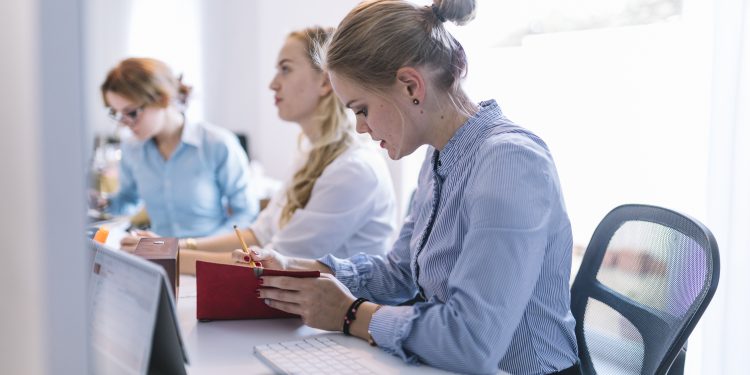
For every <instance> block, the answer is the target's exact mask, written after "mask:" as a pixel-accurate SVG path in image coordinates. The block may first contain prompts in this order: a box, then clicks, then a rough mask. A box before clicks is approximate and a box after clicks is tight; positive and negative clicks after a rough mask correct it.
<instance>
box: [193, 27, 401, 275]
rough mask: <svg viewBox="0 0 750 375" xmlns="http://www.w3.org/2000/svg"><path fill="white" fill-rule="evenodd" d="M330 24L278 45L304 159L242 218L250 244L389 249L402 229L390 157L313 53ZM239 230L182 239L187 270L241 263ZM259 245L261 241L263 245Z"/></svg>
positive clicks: (284, 93)
mask: <svg viewBox="0 0 750 375" xmlns="http://www.w3.org/2000/svg"><path fill="white" fill-rule="evenodd" d="M332 33H333V29H331V28H322V27H310V28H307V29H304V30H299V31H295V32H292V33H291V34H289V36H288V37H287V39H286V42H285V43H284V46H283V47H282V48H281V51H280V52H279V56H278V59H277V63H276V75H275V76H274V78H273V80H272V81H271V83H270V89H271V90H273V92H274V104H275V105H276V107H277V108H278V114H279V117H280V118H281V119H282V120H285V121H289V122H294V123H297V124H298V125H299V126H300V127H301V129H302V135H301V136H302V139H301V141H300V145H301V147H303V148H304V150H303V152H302V155H301V158H300V163H298V164H299V166H298V168H297V169H296V171H295V172H294V174H293V176H292V178H291V180H290V181H288V182H287V183H286V184H285V187H284V188H283V189H282V190H281V191H280V192H279V193H278V194H277V195H276V196H274V197H273V198H272V199H271V201H270V202H269V204H268V206H267V207H266V209H264V210H263V211H262V212H261V213H260V215H259V216H258V219H257V220H256V222H255V223H253V224H251V225H250V226H249V227H248V226H247V225H243V224H246V223H239V224H241V225H240V227H242V229H241V230H240V232H241V234H242V236H243V239H244V240H245V242H246V243H247V244H248V245H250V246H255V247H266V248H268V249H274V250H276V251H278V252H280V253H282V254H286V255H289V256H295V257H302V258H318V257H321V256H323V255H326V254H329V253H333V254H336V255H337V256H340V257H349V256H353V255H355V254H358V253H366V254H369V255H384V254H385V252H386V250H387V248H388V247H389V245H390V243H389V240H390V239H391V237H392V236H393V235H394V234H395V219H396V216H395V198H394V193H393V186H392V182H391V178H390V174H389V172H388V168H387V166H386V164H385V160H384V159H383V157H382V156H381V155H380V154H379V153H378V151H377V149H375V148H374V147H372V145H370V144H368V143H365V142H363V141H362V140H359V139H358V135H357V134H356V132H355V130H354V124H353V123H352V122H351V120H350V119H349V118H348V117H347V115H346V109H345V108H344V106H343V104H342V103H341V101H339V100H338V98H337V97H336V96H335V95H334V93H333V90H332V88H331V84H330V81H329V80H328V75H327V74H326V73H325V72H324V71H323V70H322V69H321V68H320V66H318V65H316V60H315V59H313V55H314V51H315V49H316V46H319V45H322V44H325V43H326V42H327V40H328V38H330V36H331V34H332ZM238 245H239V241H238V239H237V237H236V236H235V234H234V233H229V234H225V235H219V236H212V237H203V238H184V239H181V240H180V248H181V249H183V250H181V254H180V257H181V261H180V271H181V272H183V273H188V274H192V273H195V261H196V260H205V261H212V262H220V263H234V261H233V260H232V256H231V250H233V249H236V248H237V247H238ZM256 251H257V249H256Z"/></svg>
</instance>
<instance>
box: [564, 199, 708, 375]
mask: <svg viewBox="0 0 750 375" xmlns="http://www.w3.org/2000/svg"><path fill="white" fill-rule="evenodd" d="M718 282H719V251H718V246H717V245H716V240H715V239H714V237H713V235H712V234H711V232H710V231H709V230H708V229H707V228H706V227H705V226H703V224H701V223H699V222H698V221H697V220H694V219H692V218H690V217H687V216H685V215H682V214H679V213H677V212H674V211H671V210H668V209H664V208H660V207H654V206H645V205H624V206H620V207H617V208H615V209H614V210H612V211H611V212H610V213H609V214H607V216H605V217H604V219H603V220H602V221H601V223H599V226H598V227H597V228H596V231H595V232H594V235H593V236H592V238H591V242H590V243H589V246H588V248H587V249H586V253H585V254H584V256H583V262H582V263H581V267H580V269H579V271H578V274H577V276H576V278H575V281H574V283H573V287H572V289H571V310H572V311H573V315H574V316H575V318H576V336H577V340H578V351H579V357H580V360H581V368H582V369H583V373H584V374H597V373H598V374H667V373H669V374H676V373H677V374H680V373H682V369H683V366H684V355H685V350H686V346H685V345H686V342H687V338H688V336H689V335H690V332H692V330H693V328H694V327H695V324H696V323H697V322H698V319H700V317H701V315H702V314H703V312H704V311H705V309H706V306H708V303H709V302H710V301H711V298H712V297H713V295H714V292H715V291H716V286H717V284H718ZM673 362H674V366H672V364H673ZM670 366H672V368H671V370H670ZM668 371H669V372H668Z"/></svg>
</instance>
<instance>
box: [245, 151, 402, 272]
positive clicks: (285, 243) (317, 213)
mask: <svg viewBox="0 0 750 375" xmlns="http://www.w3.org/2000/svg"><path fill="white" fill-rule="evenodd" d="M290 183H291V182H290V181H287V182H286V184H285V185H284V187H283V188H282V189H280V190H279V192H277V193H276V194H275V195H274V196H273V198H271V201H270V202H269V203H268V206H267V207H266V208H265V209H264V210H263V211H261V213H260V215H259V216H258V219H257V220H256V221H255V222H254V223H253V224H252V225H251V226H250V229H252V231H253V232H254V233H255V237H256V238H257V239H258V242H260V244H261V246H264V247H265V246H270V247H272V248H273V249H275V250H277V251H279V252H280V253H282V254H284V255H290V256H295V257H301V258H311V259H317V258H320V257H322V256H324V255H327V254H332V255H334V256H336V257H340V258H348V257H350V256H352V255H355V254H358V253H360V252H364V253H367V254H373V255H385V253H386V251H387V250H388V249H389V248H390V245H391V239H392V238H393V235H394V233H395V229H396V204H395V197H394V192H393V184H392V183H391V176H390V174H389V173H388V167H387V166H386V164H385V160H383V157H382V156H380V155H379V154H378V153H377V151H376V150H375V149H373V148H372V147H369V145H366V144H361V143H359V142H355V144H354V145H352V146H351V147H350V148H349V149H348V150H346V151H344V153H342V154H341V155H339V157H337V158H336V160H334V161H333V162H331V164H329V165H328V166H327V167H326V168H325V169H324V170H323V173H322V174H321V175H320V177H319V178H318V180H317V181H315V186H313V189H312V192H311V194H310V200H309V201H308V202H307V205H306V206H305V207H304V208H299V209H297V210H296V211H294V214H293V215H292V218H291V219H290V220H289V222H287V224H286V225H285V226H284V227H283V228H279V219H280V217H281V210H282V208H283V207H284V205H285V204H286V189H287V188H288V186H289V184H290Z"/></svg>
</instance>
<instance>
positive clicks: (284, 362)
mask: <svg viewBox="0 0 750 375" xmlns="http://www.w3.org/2000/svg"><path fill="white" fill-rule="evenodd" d="M255 354H256V355H258V357H260V358H261V359H262V360H264V361H265V362H266V363H267V364H268V365H270V366H271V367H272V368H273V370H274V371H275V372H276V373H278V374H325V375H333V374H358V375H359V374H374V372H372V371H371V370H370V369H368V368H366V367H364V366H362V361H361V359H360V358H359V357H357V355H356V354H355V353H354V352H353V351H351V350H350V349H348V348H345V347H344V346H342V345H340V344H338V343H336V342H335V341H333V340H331V339H329V338H327V337H313V338H309V339H306V340H301V341H286V342H280V343H278V344H269V345H256V346H255Z"/></svg>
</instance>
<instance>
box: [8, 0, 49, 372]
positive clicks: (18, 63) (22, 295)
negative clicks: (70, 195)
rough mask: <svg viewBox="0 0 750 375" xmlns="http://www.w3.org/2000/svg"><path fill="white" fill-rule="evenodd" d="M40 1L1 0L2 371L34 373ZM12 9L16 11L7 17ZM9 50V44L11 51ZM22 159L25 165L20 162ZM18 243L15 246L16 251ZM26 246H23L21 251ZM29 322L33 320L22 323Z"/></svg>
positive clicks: (38, 367) (37, 346)
mask: <svg viewBox="0 0 750 375" xmlns="http://www.w3.org/2000/svg"><path fill="white" fill-rule="evenodd" d="M37 5H38V4H37V1H24V0H12V1H2V2H0V14H2V15H3V16H2V18H3V20H2V22H0V30H2V32H0V48H2V50H3V51H6V52H4V53H3V58H2V59H0V80H2V82H3V86H2V87H3V88H2V89H1V90H0V119H2V123H3V125H2V126H3V133H4V134H3V136H2V137H0V173H2V180H3V182H2V184H0V200H1V201H2V203H0V205H1V206H2V207H3V209H2V210H0V236H2V238H4V240H3V242H4V246H3V247H4V250H3V261H2V262H0V300H2V301H3V309H2V316H0V332H2V333H3V334H2V335H0V373H3V374H20V373H27V374H39V373H41V372H42V369H43V368H44V367H45V362H44V361H39V360H37V357H38V356H39V354H40V351H41V347H42V343H43V341H44V338H43V336H42V327H41V326H40V325H39V324H38V323H39V322H40V321H41V320H42V312H41V311H40V306H41V299H42V293H41V290H40V288H41V282H40V280H39V277H40V275H41V272H42V270H41V269H40V268H39V267H32V266H31V265H34V264H36V261H35V259H36V258H39V257H40V256H41V251H40V245H41V238H39V237H38V233H39V232H38V231H37V230H36V229H35V228H36V227H37V226H38V225H39V219H40V218H39V213H38V210H39V204H38V197H39V183H38V182H39V180H40V178H39V175H38V171H39V148H40V147H39V145H38V142H37V136H38V134H39V129H38V127H37V126H34V125H36V124H37V123H38V121H39V116H37V115H36V112H35V111H34V108H35V106H36V95H37V93H38V90H37V89H36V85H37V83H38V80H37V79H36V78H37V76H36V74H35V73H36V66H37V61H38V59H37V54H36V48H35V47H36V46H37V42H36V39H37V34H38V30H37V28H38V22H37V20H36V18H35V17H36V16H37V14H36V8H37ZM10 15H13V16H12V17H10ZM7 51H10V53H8V52H7ZM19 160H25V161H24V162H23V164H20V165H19V164H17V161H19ZM16 249H19V251H14V250H16ZM20 249H23V250H20ZM26 322H30V323H33V324H24V323H26Z"/></svg>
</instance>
